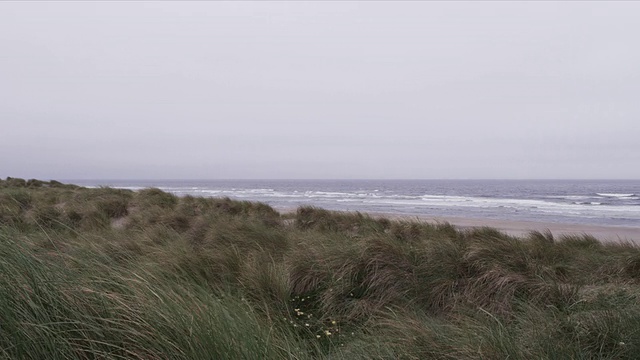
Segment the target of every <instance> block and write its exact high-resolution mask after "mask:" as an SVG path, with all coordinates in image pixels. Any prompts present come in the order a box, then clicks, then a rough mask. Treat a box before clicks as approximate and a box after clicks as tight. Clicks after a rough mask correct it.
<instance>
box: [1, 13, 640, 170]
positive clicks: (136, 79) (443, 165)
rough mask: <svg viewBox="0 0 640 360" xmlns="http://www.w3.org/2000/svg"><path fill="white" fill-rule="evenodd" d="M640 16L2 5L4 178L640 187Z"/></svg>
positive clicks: (2, 147) (2, 139) (614, 14)
mask: <svg viewBox="0 0 640 360" xmlns="http://www.w3.org/2000/svg"><path fill="white" fill-rule="evenodd" d="M638 19H640V2H619V3H610V2H584V3H577V2H561V3H556V2H536V3H534V2H515V3H514V2H509V3H507V2H485V3H476V2H473V3H468V2H449V3H443V2H442V3H441V2H402V3H399V2H363V1H359V2H334V1H331V2H301V3H300V2H290V1H287V2H190V3H184V2H179V3H178V2H175V3H173V2H146V1H145V2H119V1H118V2H75V1H71V2H2V3H0V125H1V126H0V177H2V178H4V177H6V176H13V177H24V178H41V179H189V178H191V179H194V178H197V179H215V178H379V179H385V178H414V179H415V178H440V179H443V178H444V179H447V178H503V179H504V178H507V179H511V178H515V179H521V178H553V179H557V178H627V179H629V178H634V179H638V178H640V165H639V164H640V140H639V133H640V131H639V130H640V38H639V34H640V21H639V20H638Z"/></svg>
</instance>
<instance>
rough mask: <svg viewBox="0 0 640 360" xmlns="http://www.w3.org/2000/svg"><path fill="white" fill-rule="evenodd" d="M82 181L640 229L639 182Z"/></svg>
mask: <svg viewBox="0 0 640 360" xmlns="http://www.w3.org/2000/svg"><path fill="white" fill-rule="evenodd" d="M66 182H69V183H74V184H78V185H82V186H110V187H115V188H124V189H132V190H139V189H143V188H147V187H156V188H159V189H162V190H164V191H167V192H170V193H173V194H176V195H178V196H186V195H192V196H203V197H229V198H231V199H235V200H247V201H260V202H264V203H267V204H269V205H271V206H273V207H274V208H276V209H278V210H285V209H293V208H296V207H298V206H302V205H311V206H317V207H322V208H325V209H329V210H347V211H360V212H372V213H388V214H395V215H420V216H433V217H464V218H477V219H500V220H520V221H539V222H553V223H567V224H590V225H613V226H628V227H636V228H640V181H638V180H67V181H66Z"/></svg>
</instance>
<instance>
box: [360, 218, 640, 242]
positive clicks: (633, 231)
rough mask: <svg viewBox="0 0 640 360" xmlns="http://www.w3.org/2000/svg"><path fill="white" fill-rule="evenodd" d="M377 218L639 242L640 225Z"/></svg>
mask: <svg viewBox="0 0 640 360" xmlns="http://www.w3.org/2000/svg"><path fill="white" fill-rule="evenodd" d="M370 215H371V216H376V217H387V218H390V219H404V220H418V221H426V222H429V223H438V222H448V223H450V224H452V225H455V226H456V227H459V228H461V229H465V228H472V227H483V226H488V227H493V228H496V229H498V230H500V231H502V232H504V233H507V234H509V235H513V236H521V235H526V234H528V233H529V232H531V231H540V232H544V231H547V230H549V231H551V233H552V234H553V235H554V236H556V237H558V236H562V235H576V234H577V235H583V234H588V235H592V236H594V237H596V238H598V239H600V240H601V241H607V242H611V241H613V242H620V241H622V242H625V241H628V242H633V243H636V244H639V245H640V227H635V228H634V227H624V226H602V225H582V224H563V223H552V222H533V221H514V220H498V219H474V218H457V217H429V216H420V215H395V214H383V213H376V214H370Z"/></svg>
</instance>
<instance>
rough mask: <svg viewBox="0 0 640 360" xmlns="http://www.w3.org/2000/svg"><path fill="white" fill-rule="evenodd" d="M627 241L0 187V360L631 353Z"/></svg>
mask: <svg viewBox="0 0 640 360" xmlns="http://www.w3.org/2000/svg"><path fill="white" fill-rule="evenodd" d="M639 339H640V249H638V248H637V247H636V246H634V245H632V244H625V243H601V242H599V241H598V240H597V239H595V238H593V237H591V236H588V235H583V236H564V237H560V238H554V236H553V235H551V234H550V233H539V232H534V233H531V234H529V236H527V237H525V238H514V237H511V236H508V235H505V234H502V233H500V232H498V231H497V230H495V229H491V228H476V229H471V230H464V231H462V230H458V229H456V228H454V227H453V226H451V225H449V224H439V225H432V224H426V223H418V222H410V221H391V220H388V219H377V218H372V217H369V216H366V215H363V214H359V213H355V214H352V213H337V212H330V211H326V210H323V209H317V208H312V207H301V208H299V209H298V210H297V212H296V213H295V214H294V215H288V216H281V215H280V214H279V213H278V212H276V211H275V210H273V209H272V208H270V207H269V206H267V205H265V204H260V203H251V202H239V201H232V200H230V199H208V198H196V197H190V196H187V197H180V198H179V197H176V196H173V195H171V194H168V193H164V192H162V191H160V190H158V189H145V190H141V191H138V192H133V191H128V190H120V189H111V188H97V189H89V188H81V187H77V186H73V185H65V184H61V183H58V182H54V181H52V182H45V181H39V180H28V181H25V180H21V179H11V178H8V179H7V180H0V358H16V359H43V358H47V359H57V358H59V359H94V358H106V359H124V358H126V359H130V358H133V359H135V358H140V359H200V358H202V359H212V358H215V359H478V358H484V359H505V358H510V359H532V358H536V359H543V358H558V359H565V358H567V359H570V358H575V359H592V358H599V359H605V358H607V359H633V358H636V357H637V354H639V353H640V340H639Z"/></svg>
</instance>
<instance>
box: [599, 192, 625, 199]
mask: <svg viewBox="0 0 640 360" xmlns="http://www.w3.org/2000/svg"><path fill="white" fill-rule="evenodd" d="M596 195H598V196H604V197H614V198H626V197H631V196H635V194H617V193H596Z"/></svg>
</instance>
